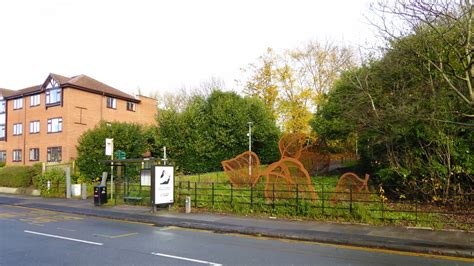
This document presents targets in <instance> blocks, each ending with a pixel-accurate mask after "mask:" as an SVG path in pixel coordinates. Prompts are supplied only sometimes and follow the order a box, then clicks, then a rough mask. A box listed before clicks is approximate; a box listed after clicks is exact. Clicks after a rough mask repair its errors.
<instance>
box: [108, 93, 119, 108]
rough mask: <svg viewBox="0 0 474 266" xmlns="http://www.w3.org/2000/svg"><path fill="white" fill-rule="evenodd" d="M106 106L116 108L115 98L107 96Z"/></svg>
mask: <svg viewBox="0 0 474 266" xmlns="http://www.w3.org/2000/svg"><path fill="white" fill-rule="evenodd" d="M107 108H110V109H117V98H114V97H108V96H107Z"/></svg>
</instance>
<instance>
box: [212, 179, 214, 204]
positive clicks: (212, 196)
mask: <svg viewBox="0 0 474 266" xmlns="http://www.w3.org/2000/svg"><path fill="white" fill-rule="evenodd" d="M212 208H214V182H212Z"/></svg>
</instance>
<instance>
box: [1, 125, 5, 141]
mask: <svg viewBox="0 0 474 266" xmlns="http://www.w3.org/2000/svg"><path fill="white" fill-rule="evenodd" d="M4 138H5V124H0V139H4Z"/></svg>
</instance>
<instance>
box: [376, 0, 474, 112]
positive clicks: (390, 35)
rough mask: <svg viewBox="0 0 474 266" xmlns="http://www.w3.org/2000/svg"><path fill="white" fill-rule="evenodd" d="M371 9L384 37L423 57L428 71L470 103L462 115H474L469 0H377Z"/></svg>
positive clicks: (473, 23) (472, 11)
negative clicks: (467, 110)
mask: <svg viewBox="0 0 474 266" xmlns="http://www.w3.org/2000/svg"><path fill="white" fill-rule="evenodd" d="M373 9H374V12H375V14H376V15H377V16H378V17H379V18H380V23H378V24H377V23H375V24H374V25H376V26H377V27H378V29H379V30H380V32H381V33H382V34H383V36H384V37H385V38H386V40H387V41H388V42H389V43H397V47H396V48H397V49H403V50H405V51H406V52H407V53H409V54H411V55H412V56H414V57H416V58H419V59H420V60H423V61H424V62H425V64H424V67H425V68H426V69H427V71H428V72H429V73H433V74H436V75H440V76H441V77H442V78H443V80H444V81H445V82H446V85H447V86H446V88H447V89H450V90H452V91H454V92H455V93H456V95H457V97H459V98H460V99H462V101H463V102H464V103H465V104H467V105H469V106H470V107H471V109H470V110H471V111H470V113H466V114H464V115H465V116H468V117H471V118H474V113H473V112H474V111H473V109H472V108H473V107H474V89H473V83H474V60H473V56H474V33H473V31H474V29H473V27H474V7H473V4H472V0H461V1H454V0H436V1H428V0H397V1H395V2H393V3H390V4H388V3H387V2H379V4H378V5H376V6H374V7H373ZM390 22H391V23H390ZM409 36H417V37H416V38H409ZM434 44H436V45H434ZM436 89H440V88H436Z"/></svg>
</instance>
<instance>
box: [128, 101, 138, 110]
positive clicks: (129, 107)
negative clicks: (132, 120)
mask: <svg viewBox="0 0 474 266" xmlns="http://www.w3.org/2000/svg"><path fill="white" fill-rule="evenodd" d="M135 108H136V105H135V103H132V102H127V110H128V111H133V112H135Z"/></svg>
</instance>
